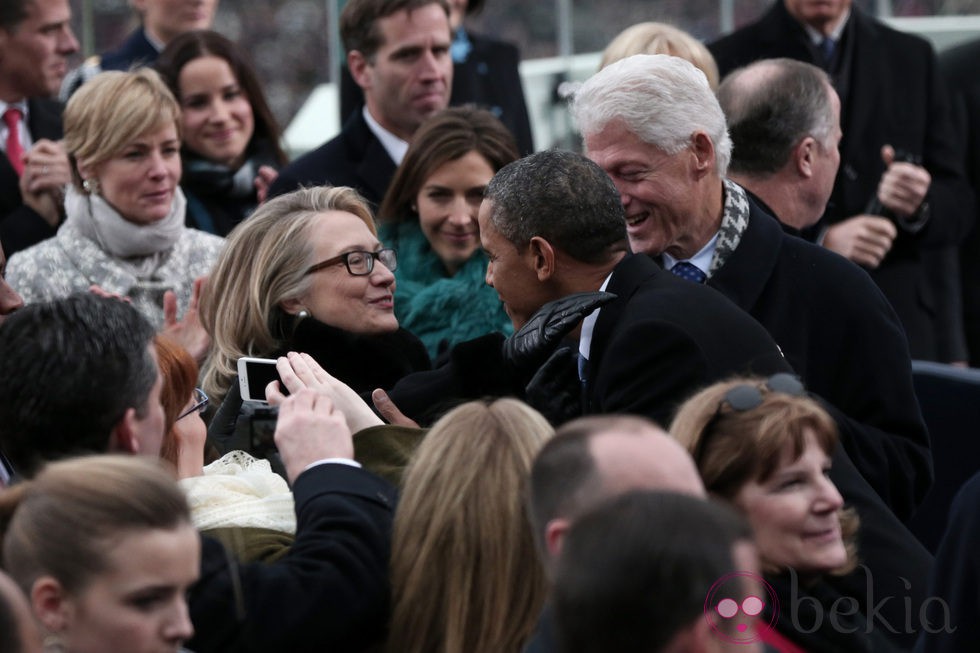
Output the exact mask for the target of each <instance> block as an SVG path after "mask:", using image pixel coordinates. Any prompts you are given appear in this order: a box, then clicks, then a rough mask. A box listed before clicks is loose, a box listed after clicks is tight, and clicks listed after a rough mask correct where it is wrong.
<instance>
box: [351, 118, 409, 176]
mask: <svg viewBox="0 0 980 653" xmlns="http://www.w3.org/2000/svg"><path fill="white" fill-rule="evenodd" d="M362 112H363V114H364V121H365V122H366V123H367V125H368V129H370V130H371V131H372V132H373V133H374V135H375V136H377V137H378V140H379V141H381V146H382V147H383V148H385V152H387V153H388V156H390V157H391V160H392V161H394V162H395V165H396V166H400V165H401V164H402V159H404V158H405V152H407V151H408V142H406V141H403V140H402V139H400V138H398V137H397V136H395V135H394V134H392V133H391V132H390V131H388V130H387V129H385V128H384V127H382V126H381V123H379V122H378V121H377V120H375V119H374V116H372V115H371V112H370V111H368V108H367V105H365V106H364V108H363V109H362Z"/></svg>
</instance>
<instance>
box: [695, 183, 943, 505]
mask: <svg viewBox="0 0 980 653" xmlns="http://www.w3.org/2000/svg"><path fill="white" fill-rule="evenodd" d="M749 205H750V210H751V212H750V214H749V226H748V228H747V229H746V230H745V232H744V233H743V234H742V239H741V241H740V242H739V244H738V247H737V248H736V249H735V251H734V252H733V253H732V255H731V257H730V258H729V259H728V260H727V261H726V262H725V265H724V266H722V267H721V269H719V270H718V271H716V272H715V273H714V275H712V277H711V279H710V280H709V281H708V285H709V286H711V287H713V288H715V289H717V290H719V291H720V292H721V293H722V294H724V295H725V296H726V297H728V298H729V299H731V300H732V301H733V302H735V303H736V304H737V305H738V306H739V307H740V308H741V309H742V310H744V311H746V312H747V313H749V314H750V315H752V317H754V318H755V319H757V320H758V321H759V322H760V323H761V324H762V326H764V327H766V329H767V330H768V331H769V334H770V335H771V336H772V337H773V339H774V340H775V341H776V343H777V344H778V345H779V346H780V348H781V349H782V351H783V354H785V355H786V359H787V360H788V361H789V363H790V365H792V366H793V369H794V370H796V372H797V373H798V374H799V375H800V376H801V377H802V378H803V380H804V381H805V383H806V386H807V388H808V389H809V390H810V391H811V392H814V393H816V394H817V395H819V396H820V397H822V398H823V399H825V400H827V401H828V402H829V403H830V404H832V405H833V406H834V407H835V408H837V409H839V411H840V412H841V413H843V416H846V417H847V418H850V423H849V424H844V423H843V421H844V420H842V419H838V422H841V425H842V430H843V431H844V437H843V442H844V447H845V449H846V450H847V452H848V454H849V455H850V456H851V459H852V460H854V462H855V464H856V465H857V467H858V468H859V469H860V470H861V472H862V473H863V475H864V477H865V478H866V479H868V482H869V483H870V484H871V485H872V486H873V487H874V488H875V489H876V490H877V491H878V493H879V494H880V495H881V496H882V498H883V499H884V500H885V502H886V503H888V504H889V505H890V506H892V508H893V509H894V510H895V512H896V513H898V514H899V515H900V516H901V517H902V518H903V519H908V518H909V517H910V516H911V514H912V511H913V510H914V509H915V507H916V506H917V505H918V504H919V503H920V502H921V500H922V497H923V496H924V495H925V493H926V491H927V490H928V489H929V486H930V485H931V484H932V458H931V456H930V454H929V434H928V431H927V429H926V425H925V422H924V420H923V418H922V414H921V412H920V411H919V404H918V401H916V398H915V392H914V389H913V387H912V364H911V360H910V359H909V350H908V344H907V343H906V340H905V333H904V332H903V330H902V325H901V324H899V322H898V318H897V316H896V315H895V312H894V311H893V310H892V308H891V306H890V305H889V304H888V301H887V300H886V299H885V297H884V295H883V294H882V293H881V291H880V290H879V289H878V288H877V287H876V286H875V284H874V283H873V282H872V281H871V279H870V278H869V277H868V275H867V274H866V273H865V272H864V271H863V270H862V269H861V268H859V267H858V266H856V265H854V264H853V263H851V262H849V261H847V260H846V259H844V258H843V257H841V256H838V255H837V254H834V253H833V252H830V251H827V250H826V249H824V248H822V247H818V246H816V245H814V244H812V243H809V242H806V241H805V240H803V239H801V238H797V237H795V236H790V235H788V234H786V233H785V232H784V231H783V229H782V227H781V225H780V223H779V222H778V221H777V220H775V219H774V218H773V217H772V216H771V215H770V214H769V213H766V212H765V210H764V209H763V208H761V207H760V206H759V205H758V204H757V203H756V202H755V201H753V200H750V202H749ZM835 417H842V416H838V415H835ZM849 431H850V432H849Z"/></svg>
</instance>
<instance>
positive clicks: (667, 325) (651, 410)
mask: <svg viewBox="0 0 980 653" xmlns="http://www.w3.org/2000/svg"><path fill="white" fill-rule="evenodd" d="M606 289H607V291H608V292H611V293H613V294H615V295H617V296H618V299H617V300H615V301H613V302H611V303H609V304H608V305H606V306H604V307H603V308H602V309H601V310H600V312H599V318H598V320H596V324H595V329H594V330H593V332H592V346H591V349H590V351H589V372H588V376H587V379H586V395H587V397H588V399H587V401H586V407H585V412H586V413H633V414H637V415H645V416H647V417H649V418H651V419H654V420H656V421H657V422H659V423H660V424H661V425H662V426H664V427H665V428H666V427H667V426H669V425H670V419H671V418H672V417H673V413H674V411H675V410H676V408H677V407H678V406H679V405H680V404H681V403H682V402H683V401H684V400H685V399H687V398H688V397H689V396H691V395H692V394H694V393H695V392H696V391H698V390H700V389H701V388H702V387H704V386H706V385H709V384H711V383H715V382H716V381H721V380H724V379H726V378H728V377H730V376H734V375H745V374H753V375H761V376H769V375H772V374H775V373H777V372H790V371H792V370H791V369H790V366H789V365H787V363H786V361H785V360H784V359H783V357H782V356H781V355H780V353H779V350H778V348H777V347H776V346H775V343H773V341H772V338H770V337H769V334H768V333H766V331H765V329H763V328H762V327H761V326H760V325H759V323H758V322H756V321H755V320H753V319H752V318H751V317H749V316H748V314H746V313H744V312H743V311H741V310H739V308H738V307H737V306H735V305H734V304H732V303H731V302H730V301H728V300H727V299H726V298H725V297H724V296H722V295H721V293H718V292H715V291H714V290H712V289H710V288H706V287H703V286H700V285H697V284H693V283H690V282H688V281H684V280H682V279H679V278H677V277H675V276H674V275H672V274H670V273H669V272H666V271H664V270H663V269H662V268H661V267H660V266H658V265H657V264H656V263H654V262H653V260H651V259H650V258H649V257H646V256H628V257H626V258H625V259H623V261H622V262H620V264H619V265H617V266H616V268H615V270H614V271H613V275H612V278H611V279H610V281H609V285H608V286H607V288H606Z"/></svg>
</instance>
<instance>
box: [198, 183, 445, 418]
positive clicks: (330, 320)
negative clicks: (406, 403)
mask: <svg viewBox="0 0 980 653" xmlns="http://www.w3.org/2000/svg"><path fill="white" fill-rule="evenodd" d="M397 265H398V258H397V254H396V253H395V250H393V249H389V248H385V247H384V246H383V245H382V244H381V241H379V240H378V237H377V230H376V228H375V226H374V220H373V218H372V216H371V211H370V209H369V208H368V206H367V203H366V202H365V201H364V200H363V198H361V197H360V196H359V195H358V194H357V192H356V191H354V190H353V189H351V188H345V187H338V188H328V187H317V188H307V189H300V190H297V191H293V192H292V193H288V194H286V195H281V196H279V197H276V198H274V199H273V200H270V201H269V202H267V203H266V204H263V205H262V206H261V207H259V209H258V210H257V211H256V212H255V214H253V215H252V217H251V218H249V219H248V220H246V221H245V222H243V223H242V224H241V225H240V226H239V227H238V228H237V229H235V230H234V231H233V232H232V233H231V235H230V236H229V239H228V244H227V245H226V247H225V249H224V251H223V252H222V254H221V256H220V257H219V258H218V261H217V263H216V264H215V267H214V270H213V271H212V274H211V277H210V280H209V282H208V285H207V288H206V290H205V291H204V295H203V297H202V300H201V320H202V322H203V324H204V327H205V329H207V330H208V332H209V333H210V334H211V338H212V351H211V355H210V357H209V359H208V360H207V362H206V364H205V369H204V384H203V385H204V391H205V392H206V393H207V394H208V396H210V397H211V398H212V400H214V401H222V400H223V401H225V402H226V403H227V404H228V405H227V406H222V410H221V411H220V413H219V414H221V415H222V416H228V418H229V419H228V421H226V422H224V424H223V425H222V424H218V422H219V421H222V420H219V419H218V417H217V416H216V418H215V420H214V423H213V424H212V432H214V430H215V429H218V430H219V431H225V432H226V431H227V430H228V428H229V425H230V423H231V422H233V421H234V419H232V418H235V417H237V415H238V413H239V406H240V405H241V396H240V394H239V386H238V383H237V378H238V374H237V372H238V359H239V358H242V357H256V358H275V357H276V356H279V355H281V354H284V353H285V352H287V351H297V352H304V353H307V354H309V355H310V356H312V357H313V358H314V359H315V360H316V361H317V363H319V364H320V365H321V366H322V367H323V368H324V369H325V370H327V371H328V372H330V373H331V374H332V375H333V376H335V377H337V378H338V379H340V380H341V381H343V382H344V383H346V384H347V385H349V386H351V387H352V388H353V389H354V390H355V391H357V392H359V393H365V392H371V391H372V390H374V389H376V388H385V389H387V388H390V387H391V386H392V385H394V384H395V382H396V381H398V380H399V379H400V378H402V377H403V376H405V375H407V374H409V373H411V372H415V371H419V370H425V369H428V368H429V367H430V366H431V363H430V361H429V356H428V354H427V353H426V351H425V347H424V346H423V345H422V343H421V341H419V339H418V338H416V337H415V336H413V335H412V334H410V333H409V332H408V331H406V330H404V329H402V328H400V326H399V324H398V319H397V318H396V317H395V311H394V306H395V304H394V294H395V275H394V270H395V269H397ZM252 398H253V399H262V398H263V397H252ZM231 428H233V425H231Z"/></svg>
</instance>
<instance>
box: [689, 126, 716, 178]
mask: <svg viewBox="0 0 980 653" xmlns="http://www.w3.org/2000/svg"><path fill="white" fill-rule="evenodd" d="M691 152H692V153H693V154H694V166H693V171H694V176H695V178H696V179H701V178H702V177H704V176H705V175H707V174H709V173H712V172H714V170H715V145H714V143H712V142H711V137H710V136H708V135H707V134H706V133H704V132H694V134H693V135H692V136H691Z"/></svg>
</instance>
